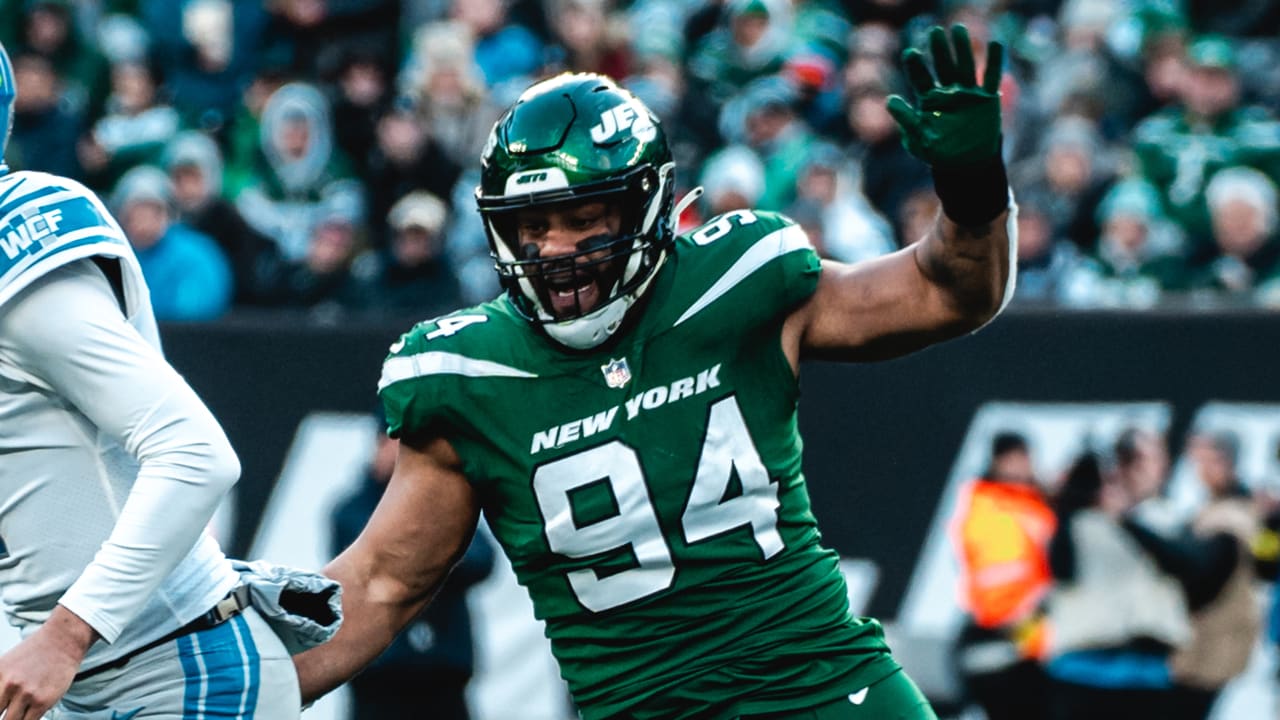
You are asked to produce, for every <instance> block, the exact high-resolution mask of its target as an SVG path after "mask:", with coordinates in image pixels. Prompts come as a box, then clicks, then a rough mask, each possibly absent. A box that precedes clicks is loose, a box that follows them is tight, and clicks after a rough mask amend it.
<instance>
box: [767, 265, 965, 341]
mask: <svg viewBox="0 0 1280 720" xmlns="http://www.w3.org/2000/svg"><path fill="white" fill-rule="evenodd" d="M959 319H960V318H959V315H958V314H957V313H956V311H955V310H954V309H953V308H952V307H951V306H950V305H949V304H948V302H947V300H946V298H945V297H944V296H943V293H942V292H941V291H940V289H939V288H938V286H937V285H935V284H934V283H932V282H930V281H929V280H928V278H926V277H925V275H924V273H922V272H921V270H920V267H919V265H918V264H917V260H916V257H915V249H914V246H913V247H908V248H904V249H902V250H899V251H897V252H894V253H891V254H888V255H883V256H881V257H877V258H874V259H871V260H867V261H864V262H860V263H857V264H854V265H847V264H844V263H837V262H831V261H823V263H822V276H821V278H820V279H819V280H818V288H817V290H816V291H815V292H814V294H813V295H812V297H810V298H809V301H808V302H806V303H805V304H804V305H803V306H801V307H800V308H799V309H797V310H796V312H794V313H793V314H792V315H791V317H790V318H788V320H787V326H786V332H787V334H788V336H789V342H788V350H789V354H790V353H792V352H795V353H798V357H801V358H809V359H820V360H845V361H857V360H881V359H885V358H889V357H895V356H898V355H902V354H905V353H908V352H911V351H913V350H918V349H920V348H922V347H924V346H926V345H929V344H930V343H933V342H936V341H938V340H939V339H941V338H944V337H950V336H953V335H955V334H957V333H958V332H960V330H959V329H953V328H952V326H953V325H955V324H956V323H957V321H958V320H959Z"/></svg>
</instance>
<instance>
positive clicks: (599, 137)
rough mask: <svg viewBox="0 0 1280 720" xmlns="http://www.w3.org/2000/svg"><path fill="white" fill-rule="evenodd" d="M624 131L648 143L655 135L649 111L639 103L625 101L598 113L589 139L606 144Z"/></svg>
mask: <svg viewBox="0 0 1280 720" xmlns="http://www.w3.org/2000/svg"><path fill="white" fill-rule="evenodd" d="M625 130H630V131H631V134H632V135H633V136H635V138H636V139H637V140H640V141H642V142H649V141H650V140H652V139H653V138H654V136H655V135H656V134H657V131H656V129H655V128H654V126H653V118H651V117H650V116H649V111H648V110H646V109H645V108H644V106H643V105H641V104H640V103H637V102H634V101H627V102H624V103H622V104H621V105H617V106H615V107H612V108H609V109H608V110H605V111H604V112H602V113H600V122H599V123H597V124H596V125H595V126H594V127H592V128H591V139H592V140H595V141H596V142H597V143H604V142H608V141H609V140H611V139H612V138H613V136H614V135H617V134H618V133H620V132H623V131H625Z"/></svg>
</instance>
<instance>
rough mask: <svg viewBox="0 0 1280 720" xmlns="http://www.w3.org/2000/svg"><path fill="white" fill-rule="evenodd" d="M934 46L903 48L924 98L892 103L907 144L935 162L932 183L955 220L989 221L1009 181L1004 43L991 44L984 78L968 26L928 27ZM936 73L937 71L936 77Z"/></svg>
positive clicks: (1004, 202) (1003, 203)
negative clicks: (1003, 117)
mask: <svg viewBox="0 0 1280 720" xmlns="http://www.w3.org/2000/svg"><path fill="white" fill-rule="evenodd" d="M929 54H930V55H931V56H932V58H933V70H932V71H931V70H930V69H929V64H928V63H927V62H926V61H925V56H924V53H921V52H920V51H919V50H916V49H915V48H911V49H908V50H907V51H906V52H904V53H903V54H902V62H903V65H904V66H905V68H906V71H907V78H908V79H909V80H910V82H911V85H912V87H914V88H915V93H916V97H917V99H918V104H917V105H912V104H911V103H910V102H908V101H907V100H906V99H905V98H903V97H902V96H901V95H893V96H890V98H889V102H888V107H889V113H890V114H892V115H893V118H894V120H896V121H897V123H898V128H899V130H900V131H901V134H902V144H903V145H904V146H905V147H906V148H907V150H908V151H909V152H910V153H911V154H912V155H915V156H916V157H918V158H920V159H921V160H923V161H925V162H926V163H929V166H930V168H931V169H932V170H933V186H934V190H935V191H936V192H937V193H938V199H939V200H941V201H942V211H943V213H945V214H946V216H947V217H949V218H951V220H952V221H954V222H956V223H958V224H960V225H967V226H978V225H983V224H985V223H987V222H989V221H991V220H993V219H995V218H996V217H997V216H999V215H1000V213H1002V212H1004V210H1005V208H1006V207H1008V204H1009V185H1008V179H1007V178H1006V175H1005V170H1004V159H1003V158H1002V157H1001V156H1000V143H1001V129H1000V77H1001V74H1002V70H1001V68H1002V66H1003V64H1004V46H1002V45H1001V44H1000V43H998V42H992V43H991V44H990V45H988V46H987V67H986V72H984V73H983V79H982V85H978V81H977V71H976V69H975V67H974V62H973V50H972V49H971V48H970V44H969V31H968V30H966V29H965V27H964V26H963V25H953V26H952V28H951V37H950V39H948V37H947V33H946V31H945V30H943V29H942V28H941V27H936V26H935V27H933V28H931V29H930V30H929ZM935 74H936V77H935Z"/></svg>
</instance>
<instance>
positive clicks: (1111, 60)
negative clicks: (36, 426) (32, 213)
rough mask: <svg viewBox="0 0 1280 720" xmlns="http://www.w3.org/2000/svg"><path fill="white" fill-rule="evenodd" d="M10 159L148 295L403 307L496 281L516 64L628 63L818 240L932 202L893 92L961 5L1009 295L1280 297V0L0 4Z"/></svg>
mask: <svg viewBox="0 0 1280 720" xmlns="http://www.w3.org/2000/svg"><path fill="white" fill-rule="evenodd" d="M0 10H2V11H3V12H4V15H3V16H4V17H5V18H6V21H5V23H4V24H3V25H0V42H3V43H4V45H5V47H6V48H7V49H8V52H9V54H10V55H11V57H12V59H13V63H14V66H15V71H16V79H17V83H18V101H17V102H18V104H17V107H16V118H15V123H14V135H13V140H12V142H11V144H10V148H9V157H8V160H9V162H10V164H11V165H12V166H13V167H15V168H18V169H28V170H44V171H48V172H53V173H58V174H64V175H67V176H70V177H73V178H77V179H80V180H83V181H84V182H85V183H86V184H87V185H88V186H89V187H90V188H92V189H94V190H95V191H97V192H98V193H100V194H101V195H102V196H103V197H104V199H106V200H107V201H108V204H109V206H110V207H111V208H112V209H113V211H114V212H115V213H116V214H117V217H118V218H119V219H120V221H121V224H122V225H123V227H124V229H125V231H126V234H127V235H128V236H129V238H130V240H131V241H132V242H133V243H134V245H135V248H136V250H137V252H138V255H139V259H140V260H141V262H142V265H143V269H144V272H145V273H146V275H147V279H148V282H149V284H150V285H151V288H152V292H153V296H154V303H155V309H156V314H157V316H158V317H160V318H161V319H162V320H201V319H209V318H215V317H219V316H221V315H223V314H224V313H226V312H227V311H228V310H230V309H231V308H233V307H234V308H236V309H250V308H273V307H274V308H294V309H301V310H304V311H305V312H307V313H308V314H310V315H311V316H312V317H313V318H316V319H318V320H328V321H334V320H336V319H338V318H344V317H350V316H352V315H356V314H366V313H383V314H406V313H413V314H416V315H418V316H423V315H430V314H434V313H437V312H443V311H446V310H449V309H451V308H453V307H455V306H458V305H460V304H463V303H468V302H476V301H481V300H484V299H487V298H489V297H492V295H493V294H494V293H496V291H497V283H496V278H495V276H494V273H493V272H492V267H491V261H490V259H489V257H488V246H487V242H486V240H485V237H484V231H483V228H482V226H481V224H480V219H479V216H478V214H477V213H476V212H475V211H474V204H473V201H472V189H473V188H474V187H475V184H476V181H477V177H478V162H477V159H478V157H479V155H480V152H481V149H482V147H483V145H484V142H485V139H486V136H487V134H488V131H489V128H490V126H491V125H492V123H493V121H494V120H496V119H497V117H498V116H499V115H500V114H501V112H502V110H503V109H504V108H505V107H506V106H508V105H509V104H510V103H511V102H513V101H514V100H515V98H516V97H517V96H518V95H519V93H520V91H521V90H523V88H524V87H526V86H527V84H528V83H529V82H530V81H531V80H533V79H536V78H539V77H542V76H545V75H547V74H551V73H554V72H558V71H561V70H581V71H595V72H602V73H606V74H608V75H611V76H614V77H616V78H618V79H619V80H620V81H621V82H622V84H623V85H625V86H626V87H629V88H630V89H631V90H632V91H634V92H635V93H636V94H637V95H638V96H639V97H640V98H641V99H643V100H644V101H645V102H646V103H647V104H648V105H649V106H650V107H651V108H653V110H654V111H655V112H656V113H657V114H658V116H659V117H660V118H661V119H662V120H663V121H664V122H665V123H666V124H667V128H668V133H669V135H670V136H671V137H672V138H673V140H674V142H675V149H676V153H677V161H678V163H679V181H680V183H681V185H682V186H684V188H686V189H687V188H690V187H693V186H695V185H703V186H705V188H706V194H705V195H704V196H703V199H702V200H701V201H700V203H699V204H697V205H695V206H694V207H693V208H691V209H690V210H689V211H688V213H687V215H686V217H683V218H682V225H683V227H685V228H688V227H692V226H693V225H694V224H696V223H697V222H698V221H699V219H700V218H707V217H710V216H711V215H713V214H715V213H717V212H721V211H724V210H728V209H733V208H737V207H743V206H754V207H760V208H764V209H769V210H780V211H783V212H786V213H788V214H789V215H791V216H792V217H793V218H795V219H796V221H797V222H799V223H800V224H801V225H803V226H804V227H805V228H806V230H808V231H809V233H810V235H811V236H812V238H813V240H814V242H815V244H816V245H817V246H818V247H819V249H820V252H822V253H823V254H824V255H827V256H829V257H833V258H836V259H840V260H846V261H856V260H860V259H863V258H867V257H871V256H874V255H878V254H881V253H885V252H889V251H891V250H893V249H895V248H897V247H901V246H903V245H905V244H909V243H910V242H911V241H912V240H913V239H915V238H918V237H920V236H921V235H922V233H923V228H924V227H926V226H927V223H928V222H930V221H931V219H932V217H933V214H934V213H935V212H937V201H936V198H935V197H934V196H933V193H932V189H931V185H930V180H929V175H928V172H927V168H926V167H925V166H924V165H923V164H921V163H920V162H919V161H918V160H915V159H914V158H912V157H911V156H910V155H908V154H907V153H906V151H905V150H903V149H902V147H901V145H900V144H899V140H898V135H897V129H896V127H895V125H894V123H893V121H892V118H891V117H890V116H889V114H888V113H887V111H886V110H885V100H886V98H887V96H888V95H889V94H892V93H895V92H904V91H905V87H906V84H905V82H904V80H903V78H902V77H901V76H900V70H899V68H900V66H899V63H898V55H899V53H900V51H901V49H902V48H903V47H904V46H906V45H909V44H918V43H919V41H920V39H921V35H922V33H923V31H924V30H925V29H926V28H928V27H929V26H930V25H932V24H934V23H936V22H940V21H945V22H963V23H965V24H966V25H968V26H969V28H970V31H971V33H972V37H973V42H974V52H975V55H977V57H978V59H979V64H981V63H982V61H983V54H984V53H985V47H986V42H987V40H988V39H991V38H995V39H998V40H1001V41H1003V42H1005V43H1006V45H1007V46H1008V47H1009V49H1010V53H1009V61H1008V67H1007V68H1006V69H1005V77H1004V86H1003V98H1004V103H1005V106H1006V107H1005V118H1006V128H1005V148H1006V153H1007V158H1006V160H1007V161H1008V164H1009V167H1010V175H1011V183H1012V185H1013V188H1014V191H1015V193H1016V195H1017V197H1018V201H1019V203H1020V206H1021V214H1020V216H1019V220H1018V222H1019V226H1020V235H1021V247H1020V249H1019V264H1020V267H1021V270H1022V277H1021V280H1020V284H1019V290H1018V297H1017V298H1016V299H1015V302H1017V303H1020V304H1048V305H1053V306H1059V307H1122V308H1146V307H1153V306H1157V305H1167V304H1168V303H1170V302H1175V303H1181V304H1183V305H1184V306H1187V307H1198V306H1201V305H1205V304H1208V305H1214V306H1219V305H1221V304H1222V303H1228V304H1246V305H1265V306H1280V238H1278V237H1277V214H1278V213H1277V190H1276V187H1277V182H1280V123H1278V122H1277V120H1276V112H1277V108H1280V40H1278V39H1277V38H1278V37H1280V33H1278V31H1280V0H1214V1H1212V2H1210V1H1209V0H544V1H543V2H537V1H536V0H509V1H507V0H265V1H263V0H181V1H175V0H0Z"/></svg>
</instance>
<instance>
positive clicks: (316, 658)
mask: <svg viewBox="0 0 1280 720" xmlns="http://www.w3.org/2000/svg"><path fill="white" fill-rule="evenodd" d="M478 518H479V503H478V501H477V499H476V497H475V493H474V491H473V490H472V488H471V484H470V483H469V482H467V480H466V478H465V477H464V476H463V475H462V472H461V470H460V469H459V460H458V456H457V454H456V453H455V452H454V451H453V448H452V447H451V446H450V445H449V443H448V442H446V441H445V440H442V439H438V438H433V439H429V440H423V439H410V438H403V439H402V440H401V442H400V454H399V456H398V457H397V459H396V469H395V472H394V474H392V476H391V481H390V482H389V483H388V485H387V490H386V493H385V494H384V495H383V497H382V500H381V502H379V503H378V508H377V510H376V511H374V514H373V517H371V518H370V519H369V523H368V525H367V526H366V527H365V529H364V532H362V533H361V534H360V537H358V538H356V541H355V542H354V543H352V544H351V547H349V548H347V550H346V551H344V552H343V553H342V554H341V555H339V556H338V557H337V558H335V559H334V560H333V561H332V562H331V563H329V565H328V566H326V567H325V570H324V573H325V574H326V575H328V576H330V577H332V578H334V579H336V580H338V581H339V582H341V583H342V607H343V615H344V620H343V624H342V628H341V629H340V630H339V631H338V633H337V635H335V636H334V638H333V639H332V640H331V641H329V642H327V643H325V644H323V645H321V646H319V647H317V648H315V649H312V650H309V651H307V652H305V653H302V654H301V655H297V656H295V657H294V663H295V665H296V666H297V669H298V683H299V686H300V688H301V690H302V699H303V702H311V701H312V700H315V699H316V698H317V697H319V696H321V695H323V694H325V693H327V692H329V691H330V690H332V689H334V688H335V687H337V686H338V685H340V684H341V683H342V682H344V681H345V680H346V679H348V678H350V677H351V676H352V675H354V674H356V673H357V672H359V670H360V669H361V668H363V667H364V666H365V665H367V664H369V663H370V662H372V661H373V659H374V658H376V657H377V656H378V654H379V653H381V652H382V651H383V649H385V648H386V647H387V645H389V644H391V641H392V640H393V639H394V638H395V636H396V634H397V633H398V632H400V630H401V628H403V627H404V626H405V625H406V624H408V622H409V621H410V620H412V619H413V618H414V617H415V616H416V615H417V614H418V613H419V612H420V611H421V610H422V608H423V606H424V605H426V603H427V601H428V600H430V598H431V596H432V595H433V594H434V593H435V591H436V590H437V589H439V587H440V585H441V583H443V582H444V580H445V577H446V576H447V575H448V574H449V570H450V569H451V568H452V567H453V565H454V563H456V562H457V560H458V558H460V557H461V556H462V553H463V552H464V551H465V550H466V548H467V544H468V543H469V542H470V540H471V536H472V534H473V533H474V532H475V528H476V522H477V520H478Z"/></svg>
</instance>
